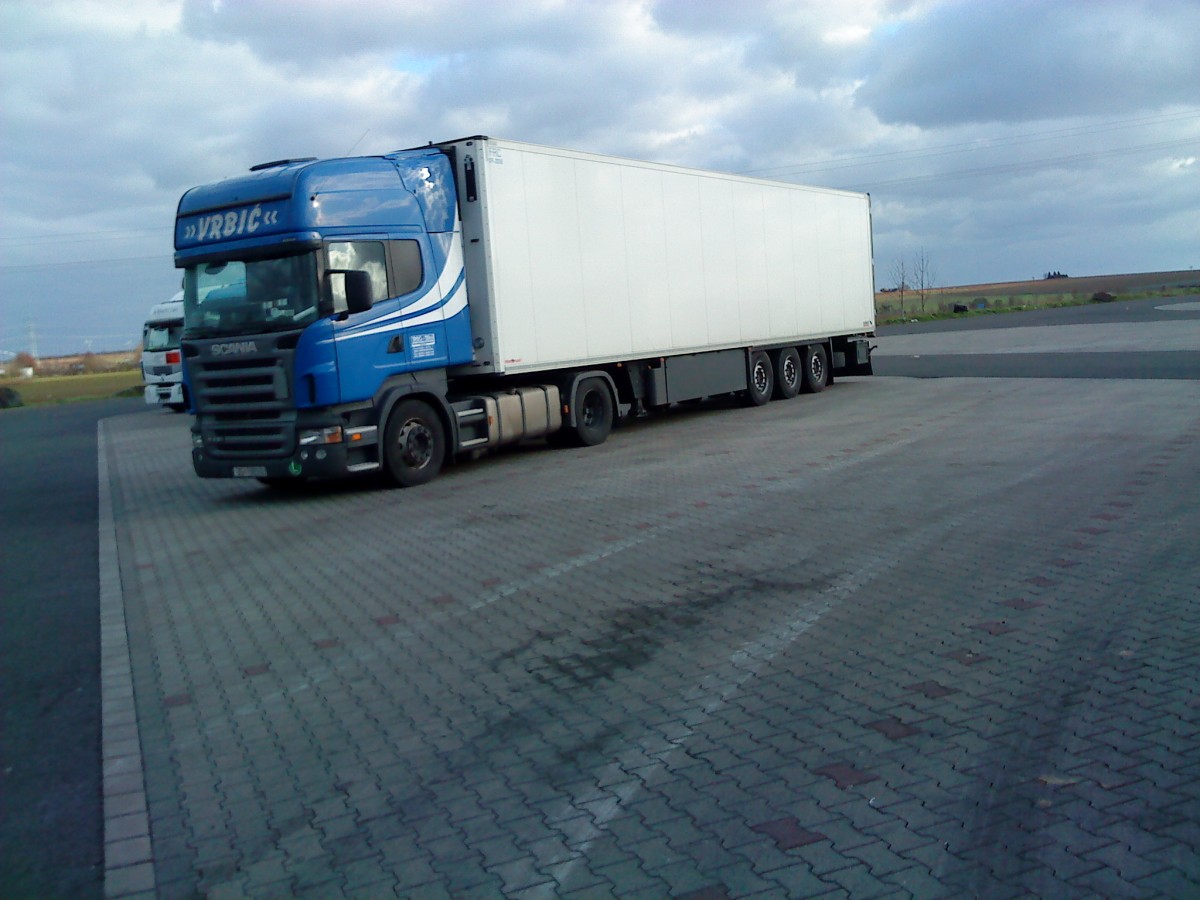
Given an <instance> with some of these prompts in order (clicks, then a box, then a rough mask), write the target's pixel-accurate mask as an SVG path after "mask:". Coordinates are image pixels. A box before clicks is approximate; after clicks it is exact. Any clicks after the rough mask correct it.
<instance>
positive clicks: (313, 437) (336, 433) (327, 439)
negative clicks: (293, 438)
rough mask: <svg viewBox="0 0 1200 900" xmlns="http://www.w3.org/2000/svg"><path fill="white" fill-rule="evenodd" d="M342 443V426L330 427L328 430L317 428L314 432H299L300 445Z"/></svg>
mask: <svg viewBox="0 0 1200 900" xmlns="http://www.w3.org/2000/svg"><path fill="white" fill-rule="evenodd" d="M341 442H342V426H341V425H330V426H329V427H328V428H318V429H316V430H314V431H302V432H300V445H301V446H303V447H307V446H311V445H312V444H340V443H341Z"/></svg>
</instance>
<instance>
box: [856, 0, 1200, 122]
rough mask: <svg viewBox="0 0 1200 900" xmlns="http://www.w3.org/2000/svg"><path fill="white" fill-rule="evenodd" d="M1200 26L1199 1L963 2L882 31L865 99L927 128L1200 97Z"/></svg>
mask: <svg viewBox="0 0 1200 900" xmlns="http://www.w3.org/2000/svg"><path fill="white" fill-rule="evenodd" d="M1197 34H1200V6H1197V5H1195V4H1167V3H1150V4H1146V3H1140V2H1139V3H1134V2H1113V0H1091V2H1089V3H1087V4H1086V5H1085V4H1079V3H1045V2H1041V0H1002V2H1001V0H982V2H980V0H957V2H953V3H947V4H946V5H944V6H934V7H932V8H930V9H929V11H928V12H927V14H925V15H922V16H919V17H910V18H904V19H900V20H898V21H897V22H896V26H895V27H894V28H891V29H888V30H886V31H885V32H883V33H881V34H880V36H879V39H878V40H877V41H876V42H875V43H874V45H873V46H872V48H871V54H870V57H869V58H866V59H864V63H865V65H866V69H865V76H866V77H865V80H864V84H863V87H862V89H861V90H860V91H859V92H858V100H859V102H861V103H863V104H864V105H865V106H867V107H869V108H870V109H871V110H872V111H873V112H874V113H875V114H876V115H877V116H878V117H879V118H880V119H881V120H882V121H884V122H890V123H911V124H915V125H919V126H921V127H924V128H929V127H940V126H947V125H953V124H961V123H981V122H1024V121H1044V120H1048V119H1054V118H1059V117H1078V116H1085V115H1092V116H1097V115H1114V114H1122V113H1124V112H1126V111H1128V110H1130V109H1146V110H1154V109H1165V108H1169V107H1171V106H1174V105H1179V104H1194V103H1196V102H1197V100H1200V88H1198V87H1197V86H1198V85H1200V54H1197V53H1196V52H1195V47H1194V44H1195V39H1196V35H1197Z"/></svg>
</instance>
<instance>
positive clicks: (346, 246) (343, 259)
mask: <svg viewBox="0 0 1200 900" xmlns="http://www.w3.org/2000/svg"><path fill="white" fill-rule="evenodd" d="M325 253H326V256H327V259H328V264H329V268H331V269H351V270H353V269H357V270H360V271H363V272H366V273H368V274H369V275H370V276H371V294H372V296H374V298H375V302H377V303H378V302H379V301H380V300H385V299H387V298H388V297H390V296H391V295H392V292H391V291H390V290H388V277H387V256H386V255H385V253H384V244H383V241H332V242H330V243H329V244H326V245H325ZM330 286H331V288H332V291H333V311H334V312H335V313H341V312H346V309H347V307H346V288H345V284H344V283H343V282H342V281H341V279H337V278H335V279H333V281H332V282H331V284H330Z"/></svg>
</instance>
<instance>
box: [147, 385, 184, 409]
mask: <svg viewBox="0 0 1200 900" xmlns="http://www.w3.org/2000/svg"><path fill="white" fill-rule="evenodd" d="M144 395H145V398H146V402H147V403H149V404H150V405H151V406H183V384H182V383H180V382H178V381H176V382H174V383H166V384H148V385H146V390H145V392H144Z"/></svg>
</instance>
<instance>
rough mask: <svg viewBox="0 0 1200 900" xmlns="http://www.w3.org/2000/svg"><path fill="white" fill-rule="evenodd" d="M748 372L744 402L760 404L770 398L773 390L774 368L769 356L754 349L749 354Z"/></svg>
mask: <svg viewBox="0 0 1200 900" xmlns="http://www.w3.org/2000/svg"><path fill="white" fill-rule="evenodd" d="M748 374H749V378H748V382H749V384H748V386H747V387H746V392H745V403H746V405H747V406H762V405H763V404H764V403H766V402H767V401H768V400H770V399H771V394H772V393H773V392H774V390H775V368H774V367H773V366H772V365H771V357H769V356H767V354H766V353H764V352H763V351H762V350H755V351H754V352H753V353H751V354H750V371H749V373H748Z"/></svg>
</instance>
